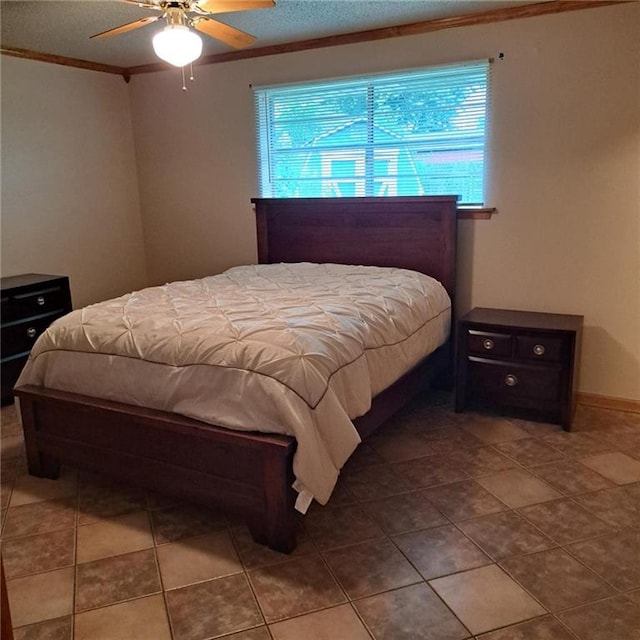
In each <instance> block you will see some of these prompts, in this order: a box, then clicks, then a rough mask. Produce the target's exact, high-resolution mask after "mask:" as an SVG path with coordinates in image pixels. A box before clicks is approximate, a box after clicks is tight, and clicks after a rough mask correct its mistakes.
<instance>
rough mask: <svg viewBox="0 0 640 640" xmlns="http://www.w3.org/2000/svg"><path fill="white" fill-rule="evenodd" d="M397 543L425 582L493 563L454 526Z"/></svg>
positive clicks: (396, 539) (402, 538)
mask: <svg viewBox="0 0 640 640" xmlns="http://www.w3.org/2000/svg"><path fill="white" fill-rule="evenodd" d="M393 541H394V542H395V543H396V545H397V546H398V548H399V549H400V550H401V551H402V553H404V555H405V556H406V557H407V558H408V559H409V561H410V562H411V564H413V566H414V567H415V568H416V569H417V570H418V571H419V572H420V573H421V574H422V576H423V577H424V579H425V580H429V579H431V578H436V577H439V576H445V575H447V574H449V573H453V572H455V571H465V570H467V569H475V568H476V567H481V566H483V565H486V564H490V563H491V559H490V558H489V557H488V556H486V555H485V554H484V553H483V552H482V551H481V550H480V549H479V548H478V547H477V546H476V545H475V544H474V543H473V542H471V540H469V538H467V537H466V536H464V535H463V534H462V533H460V531H458V530H457V529H456V528H455V527H453V526H451V525H445V526H443V527H435V528H433V529H427V530H425V531H414V532H412V533H405V534H403V535H400V536H394V538H393Z"/></svg>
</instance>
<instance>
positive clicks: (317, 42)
mask: <svg viewBox="0 0 640 640" xmlns="http://www.w3.org/2000/svg"><path fill="white" fill-rule="evenodd" d="M630 2H637V0H548V1H547V2H537V3H535V4H529V5H524V6H521V7H507V8H505V9H493V10H491V11H482V12H479V13H469V14H463V15H460V16H453V17H449V18H435V19H433V20H424V21H422V22H413V23H411V24H404V25H399V26H395V27H384V28H381V29H371V30H369V31H357V32H353V33H345V34H342V35H337V36H327V37H324V38H313V39H310V40H299V41H297V42H289V43H286V44H276V45H270V46H267V47H256V48H253V49H243V50H240V51H229V52H227V53H218V54H213V55H209V56H204V57H203V58H200V60H198V62H197V64H198V66H201V65H207V64H217V63H221V62H232V61H234V60H246V59H248V58H261V57H264V56H274V55H279V54H282V53H293V52H297V51H309V50H311V49H321V48H325V47H335V46H340V45H345V44H357V43H360V42H371V41H374V40H386V39H388V38H397V37H401V36H411V35H417V34H421V33H430V32H432V31H442V30H444V29H456V28H458V27H470V26H477V25H483V24H491V23H494V22H504V21H506V20H519V19H522V18H535V17H538V16H544V15H550V14H555V13H564V12H566V11H579V10H583V9H595V8H598V7H606V6H609V5H616V4H628V3H630ZM0 53H2V54H4V55H8V56H14V57H17V58H25V59H28V60H38V61H40V62H48V63H51V64H60V65H64V66H67V67H77V68H79V69H88V70H90V71H100V72H103V73H112V74H116V75H120V76H122V77H123V78H124V79H125V81H126V82H129V79H130V77H131V76H132V75H137V74H142V73H153V72H156V71H168V70H170V69H174V67H171V66H170V65H168V64H166V63H164V62H157V63H153V64H146V65H139V66H135V67H128V68H126V67H116V66H113V65H108V64H100V63H98V62H91V61H89V60H80V59H78V58H68V57H66V56H58V55H53V54H48V53H42V52H38V51H31V50H29V49H19V48H17V47H5V46H4V45H2V47H1V48H0Z"/></svg>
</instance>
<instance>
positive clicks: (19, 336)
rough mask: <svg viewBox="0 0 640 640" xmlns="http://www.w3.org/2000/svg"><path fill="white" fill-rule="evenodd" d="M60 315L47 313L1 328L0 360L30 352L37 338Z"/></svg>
mask: <svg viewBox="0 0 640 640" xmlns="http://www.w3.org/2000/svg"><path fill="white" fill-rule="evenodd" d="M62 315H63V314H62V313H47V314H45V315H43V316H39V317H36V318H31V319H28V320H25V321H24V322H15V323H13V324H9V325H4V326H3V327H2V359H3V360H4V359H5V358H7V357H9V356H13V355H16V354H18V353H24V352H28V351H31V347H33V345H34V343H35V341H36V340H37V338H38V336H39V335H40V334H41V333H42V332H43V331H44V330H45V329H46V328H47V327H48V326H49V325H50V324H51V323H52V322H53V321H54V320H56V319H57V318H59V317H61V316H62Z"/></svg>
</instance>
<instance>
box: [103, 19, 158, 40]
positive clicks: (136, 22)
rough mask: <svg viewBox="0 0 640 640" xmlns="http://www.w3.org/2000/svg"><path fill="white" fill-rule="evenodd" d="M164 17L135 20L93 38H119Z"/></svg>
mask: <svg viewBox="0 0 640 640" xmlns="http://www.w3.org/2000/svg"><path fill="white" fill-rule="evenodd" d="M161 17H162V16H150V17H148V18H140V20H134V21H133V22H127V24H122V25H120V26H119V27H115V28H114V29H109V30H108V31H103V32H102V33H96V34H95V35H93V36H90V37H91V38H108V37H109V36H117V35H120V34H121V33H126V32H127V31H132V30H133V29H139V28H140V27H144V26H145V25H146V24H150V23H152V22H155V21H156V20H160V18H161Z"/></svg>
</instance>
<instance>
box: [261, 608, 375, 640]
mask: <svg viewBox="0 0 640 640" xmlns="http://www.w3.org/2000/svg"><path fill="white" fill-rule="evenodd" d="M270 628H271V635H272V636H273V638H274V640H301V639H302V638H304V640H338V638H344V640H347V639H348V640H371V636H370V635H369V634H368V633H367V631H366V629H365V628H364V626H363V624H362V622H360V619H359V618H358V616H357V615H356V614H355V612H354V610H353V609H352V608H351V606H350V605H348V604H343V605H341V606H339V607H334V608H333V609H325V610H324V611H317V612H316V613H309V614H307V615H305V616H300V617H298V618H293V619H292V620H285V621H284V622H278V623H276V624H274V625H271V627H270Z"/></svg>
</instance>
